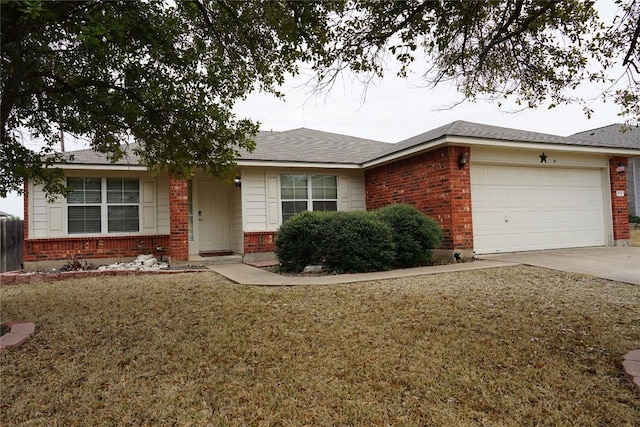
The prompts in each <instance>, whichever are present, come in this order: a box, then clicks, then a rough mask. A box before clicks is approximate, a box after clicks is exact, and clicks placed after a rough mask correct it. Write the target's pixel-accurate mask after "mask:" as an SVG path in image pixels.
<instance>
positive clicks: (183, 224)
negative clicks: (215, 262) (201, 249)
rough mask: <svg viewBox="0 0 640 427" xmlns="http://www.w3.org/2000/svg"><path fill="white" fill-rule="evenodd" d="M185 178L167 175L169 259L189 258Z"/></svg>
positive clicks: (185, 259) (187, 206) (184, 259)
mask: <svg viewBox="0 0 640 427" xmlns="http://www.w3.org/2000/svg"><path fill="white" fill-rule="evenodd" d="M187 185H188V183H187V180H186V179H175V178H174V177H173V176H170V177H169V221H170V233H171V237H170V243H169V255H171V261H187V260H189V201H188V194H187Z"/></svg>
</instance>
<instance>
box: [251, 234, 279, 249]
mask: <svg viewBox="0 0 640 427" xmlns="http://www.w3.org/2000/svg"><path fill="white" fill-rule="evenodd" d="M277 236H278V233H277V232H275V231H254V232H246V233H244V253H245V254H256V253H263V252H273V251H275V250H276V237H277Z"/></svg>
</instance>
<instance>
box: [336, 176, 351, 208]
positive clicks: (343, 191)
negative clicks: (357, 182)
mask: <svg viewBox="0 0 640 427" xmlns="http://www.w3.org/2000/svg"><path fill="white" fill-rule="evenodd" d="M350 184H351V183H350V179H349V177H348V176H345V175H341V176H339V177H338V210H339V211H350V210H351V185H350Z"/></svg>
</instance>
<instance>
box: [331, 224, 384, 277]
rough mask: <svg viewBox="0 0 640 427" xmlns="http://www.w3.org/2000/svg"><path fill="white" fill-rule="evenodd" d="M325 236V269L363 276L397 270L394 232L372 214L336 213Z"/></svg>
mask: <svg viewBox="0 0 640 427" xmlns="http://www.w3.org/2000/svg"><path fill="white" fill-rule="evenodd" d="M325 233H326V234H325V238H324V240H323V241H322V244H321V246H322V249H321V251H322V255H323V257H324V263H323V266H324V269H325V270H327V271H333V272H336V273H363V272H367V271H381V270H389V269H391V268H392V267H393V261H394V257H395V247H394V244H393V232H392V231H391V228H390V227H389V226H388V225H387V224H385V223H384V222H382V221H380V220H378V219H377V218H376V217H375V216H374V215H371V213H369V212H332V213H331V214H330V215H327V223H326V228H325Z"/></svg>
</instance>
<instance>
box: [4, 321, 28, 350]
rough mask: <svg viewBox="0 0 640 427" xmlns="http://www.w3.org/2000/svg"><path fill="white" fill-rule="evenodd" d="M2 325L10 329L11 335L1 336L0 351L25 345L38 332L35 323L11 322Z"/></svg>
mask: <svg viewBox="0 0 640 427" xmlns="http://www.w3.org/2000/svg"><path fill="white" fill-rule="evenodd" d="M2 325H3V326H7V327H10V328H11V330H10V331H9V333H6V334H4V335H2V336H0V351H2V350H4V349H5V348H7V347H16V346H19V345H21V344H23V343H25V342H26V341H27V340H28V339H29V338H30V337H31V335H32V334H33V333H34V332H35V331H36V325H35V324H34V323H33V322H26V321H22V322H10V323H3V324H2Z"/></svg>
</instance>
